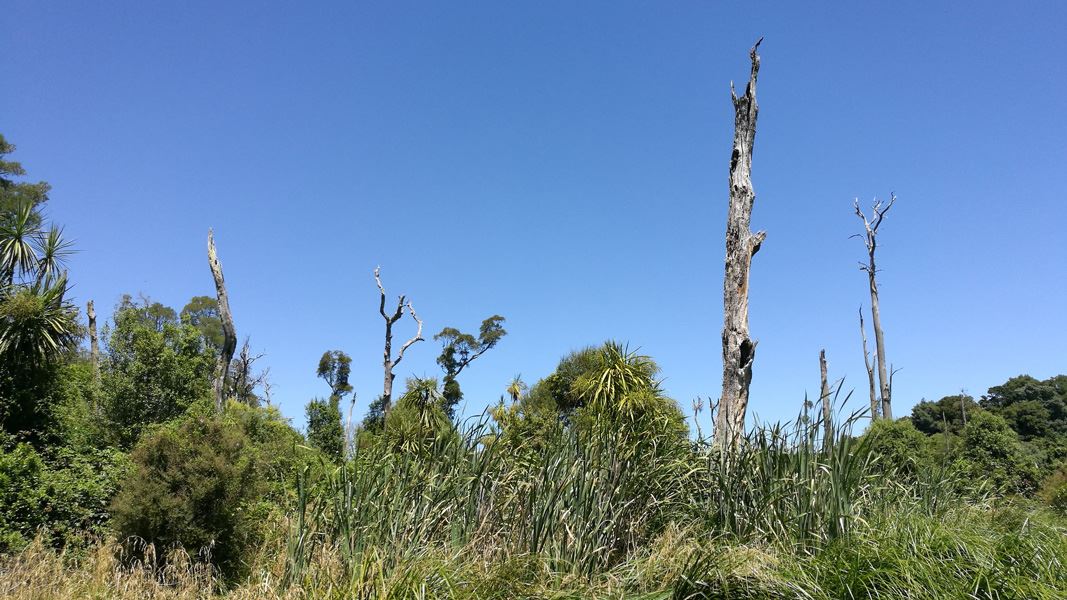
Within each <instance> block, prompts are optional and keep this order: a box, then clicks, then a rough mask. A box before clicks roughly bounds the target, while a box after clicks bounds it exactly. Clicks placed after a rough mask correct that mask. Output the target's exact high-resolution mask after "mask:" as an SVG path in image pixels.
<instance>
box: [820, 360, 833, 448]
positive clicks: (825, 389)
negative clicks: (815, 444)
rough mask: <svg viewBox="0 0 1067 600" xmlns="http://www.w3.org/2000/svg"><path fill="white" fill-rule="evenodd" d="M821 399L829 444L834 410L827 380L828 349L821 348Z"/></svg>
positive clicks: (825, 439) (826, 441)
mask: <svg viewBox="0 0 1067 600" xmlns="http://www.w3.org/2000/svg"><path fill="white" fill-rule="evenodd" d="M819 375H820V379H821V381H820V383H821V385H820V386H819V401H820V402H821V403H822V426H823V431H824V443H826V444H829V443H830V440H831V439H832V438H833V436H834V427H833V422H832V417H833V411H832V410H831V409H832V407H831V406H830V384H829V382H828V381H827V380H826V350H819Z"/></svg>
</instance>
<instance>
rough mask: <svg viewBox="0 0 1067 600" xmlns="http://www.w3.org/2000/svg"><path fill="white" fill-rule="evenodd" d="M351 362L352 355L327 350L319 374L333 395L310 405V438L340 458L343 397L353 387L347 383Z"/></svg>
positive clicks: (330, 455) (308, 407)
mask: <svg viewBox="0 0 1067 600" xmlns="http://www.w3.org/2000/svg"><path fill="white" fill-rule="evenodd" d="M351 365H352V358H351V357H350V356H348V355H347V354H345V353H344V352H342V351H340V350H330V351H327V352H324V353H323V354H322V358H321V359H319V367H318V371H317V374H318V376H319V377H321V378H322V379H323V380H324V381H325V382H326V383H327V385H329V386H330V397H329V398H328V399H326V400H321V399H316V400H312V401H311V402H309V403H308V405H307V419H308V442H310V443H311V445H312V446H314V447H316V448H318V449H319V450H322V451H323V452H324V453H325V454H326V455H327V456H329V457H331V458H333V459H334V460H337V461H340V460H341V459H342V458H343V457H344V448H345V430H344V426H343V424H342V422H341V421H342V416H341V399H342V398H343V397H344V395H345V394H348V393H349V392H351V391H352V386H351V385H350V384H349V383H348V376H349V373H350V372H351Z"/></svg>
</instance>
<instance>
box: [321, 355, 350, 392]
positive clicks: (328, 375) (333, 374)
mask: <svg viewBox="0 0 1067 600" xmlns="http://www.w3.org/2000/svg"><path fill="white" fill-rule="evenodd" d="M351 373H352V357H350V356H349V355H347V354H345V353H344V352H342V351H340V350H328V351H326V352H323V353H322V358H320V359H319V368H318V370H317V371H316V374H317V375H318V376H319V377H321V378H322V380H323V381H325V382H326V384H327V385H329V386H330V395H331V396H337V397H338V398H342V397H344V395H345V394H347V393H349V392H351V391H352V386H351V385H349V383H348V377H349V375H350V374H351Z"/></svg>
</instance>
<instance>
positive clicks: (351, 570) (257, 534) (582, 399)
mask: <svg viewBox="0 0 1067 600" xmlns="http://www.w3.org/2000/svg"><path fill="white" fill-rule="evenodd" d="M757 45H758V44H757ZM751 58H752V71H751V76H750V80H749V87H748V88H746V90H745V92H744V94H743V95H742V96H740V97H738V96H737V95H736V94H735V96H734V105H735V109H736V111H737V115H738V121H737V126H738V130H737V131H738V134H737V137H736V139H735V148H739V149H738V150H737V152H738V156H743V157H744V158H743V160H740V161H735V162H732V163H731V186H732V188H731V191H732V196H736V197H732V198H731V219H732V221H731V224H730V225H729V231H730V232H732V233H730V234H729V235H728V245H729V244H735V245H737V247H736V248H734V247H731V246H728V257H733V259H734V260H735V261H737V262H736V264H733V265H731V264H728V265H727V272H726V280H725V281H726V283H725V289H724V300H725V302H726V306H725V307H724V308H725V311H724V312H725V324H724V336H723V340H724V341H723V343H724V349H723V356H724V389H723V395H722V396H721V398H722V400H723V402H725V404H724V403H720V402H715V403H711V404H710V405H708V406H705V403H704V402H703V401H697V402H695V403H694V406H693V409H694V417H698V416H701V415H700V413H701V412H702V411H704V410H705V409H706V410H708V411H709V412H711V413H712V414H711V415H708V416H710V417H711V422H713V423H715V424H716V426H715V427H716V431H715V435H714V436H713V437H711V438H709V437H706V436H705V435H704V434H703V431H701V430H700V429H699V425H697V427H698V428H697V429H696V430H695V431H694V430H691V428H690V425H691V424H697V423H699V421H698V420H697V419H696V418H694V419H692V420H690V419H688V418H687V416H686V415H685V414H684V413H683V411H682V409H681V407H680V406H679V404H678V403H677V402H676V400H675V399H672V398H670V397H668V395H667V394H666V392H665V391H664V389H663V387H662V385H661V383H660V379H659V377H660V369H659V366H658V365H657V364H656V362H655V361H654V360H653V359H652V358H651V357H649V356H645V355H643V354H641V353H640V351H638V350H635V349H633V348H631V347H630V346H628V345H627V344H625V343H620V342H616V341H606V342H604V343H602V344H599V345H595V346H590V347H587V348H584V349H581V350H578V351H575V352H572V353H570V354H568V355H566V356H564V357H563V358H562V359H561V360H560V362H559V364H558V366H557V368H556V369H555V371H554V372H553V373H551V374H549V375H548V376H546V377H544V378H543V379H541V380H539V381H537V382H534V383H533V384H532V385H527V384H526V383H524V382H523V381H522V380H521V378H519V377H517V376H516V377H514V378H513V379H511V380H510V381H507V380H506V379H505V380H502V382H501V388H502V391H504V392H506V396H507V400H504V399H501V401H500V402H499V403H498V404H496V405H494V406H492V407H491V408H490V409H488V410H487V411H486V412H485V413H484V414H482V415H479V416H476V417H474V418H468V419H465V420H460V419H459V418H458V417H457V415H456V412H455V411H456V406H457V403H458V402H459V401H460V400H461V399H462V398H463V391H462V388H461V386H460V376H461V374H462V373H463V372H465V369H467V368H468V367H470V366H471V364H472V363H473V362H474V361H475V360H476V359H477V358H479V357H480V356H482V355H484V354H485V353H486V352H488V351H490V350H492V349H493V348H494V347H496V346H497V345H498V344H500V343H504V342H503V340H504V339H505V336H506V335H507V331H506V330H505V328H504V324H505V319H504V317H502V316H500V315H493V316H490V317H489V318H487V319H485V320H484V321H483V322H482V323H481V325H480V327H479V329H478V332H477V334H474V333H464V332H463V331H461V330H460V329H458V328H455V327H445V328H444V329H442V330H441V331H440V332H439V333H437V334H436V335H434V336H433V341H435V342H438V343H440V344H441V350H440V355H439V357H438V359H437V363H438V365H439V366H440V367H441V369H442V378H441V379H440V380H437V379H433V378H408V379H407V380H405V381H404V386H403V388H404V389H403V390H402V391H400V390H394V388H393V384H394V380H395V378H396V372H395V369H396V368H397V367H398V365H399V364H400V363H401V361H402V359H403V357H404V353H405V352H406V351H408V350H409V349H411V348H412V347H413V346H414V345H415V344H417V343H418V342H424V341H426V340H425V339H424V338H423V322H422V321H421V320H420V319H419V317H418V316H417V314H416V312H415V309H414V307H413V305H412V302H411V301H410V300H409V299H408V298H407V297H406V296H400V297H399V300H398V302H397V304H396V308H395V310H387V295H386V291H385V287H384V284H383V283H382V280H381V271H380V270H375V272H374V278H375V281H376V283H377V285H378V288H379V290H380V293H381V295H380V305H379V307H378V311H379V313H380V315H381V316H382V318H383V319H384V324H385V337H384V348H383V362H382V365H383V387H382V391H381V393H380V394H376V399H375V400H374V401H373V402H371V403H370V410H369V412H368V414H367V416H366V417H365V418H364V420H363V421H362V423H360V424H358V425H357V424H356V423H355V422H353V420H352V419H351V416H349V417H348V418H347V419H346V417H345V411H344V403H345V402H346V401H348V402H351V401H352V400H351V398H352V397H353V396H352V395H354V390H353V386H352V385H351V384H350V382H349V376H350V372H351V362H352V359H351V358H350V357H349V355H348V354H346V353H345V352H344V351H342V350H328V351H326V352H324V353H323V354H322V356H321V358H320V359H319V362H318V365H317V369H316V370H315V374H316V375H317V377H319V378H321V379H322V380H323V382H324V383H325V384H326V385H327V387H328V388H329V392H328V395H327V396H326V397H325V398H316V399H310V400H309V402H308V404H307V405H306V418H307V421H306V423H307V424H306V428H305V429H304V430H303V431H298V430H297V429H295V428H294V427H293V426H292V425H291V424H290V423H289V422H288V421H287V420H286V419H285V418H283V417H282V415H281V413H280V412H279V411H278V409H277V408H276V407H275V406H273V405H272V403H271V392H270V386H269V379H268V378H267V377H266V373H265V372H264V371H262V370H257V368H256V366H255V362H256V360H257V359H259V358H261V357H259V356H253V355H252V353H251V351H250V350H249V348H250V344H249V342H248V341H247V338H246V341H245V343H244V345H243V347H242V350H241V351H240V352H239V353H237V352H236V346H237V338H236V332H235V330H234V328H233V323H232V319H231V318H230V315H229V307H228V302H227V301H226V296H227V290H226V287H225V280H224V278H223V273H222V265H221V262H220V261H219V257H218V255H217V253H216V249H215V245H214V239H213V237H210V238H209V263H210V268H211V273H212V275H213V279H214V282H215V285H216V296H215V297H211V296H194V297H192V298H191V299H190V301H189V302H188V304H187V305H186V306H184V307H183V308H182V309H181V310H180V311H178V310H175V309H174V308H172V307H168V306H164V305H162V304H160V303H158V302H154V301H152V300H151V299H150V298H148V297H144V296H141V297H139V298H134V297H133V296H129V295H127V296H123V297H122V299H121V301H120V302H119V303H118V304H117V305H116V306H115V308H114V311H113V312H112V314H111V315H110V317H109V318H107V319H106V321H105V322H104V324H103V325H102V327H101V328H100V330H99V333H98V328H97V322H96V313H95V307H94V306H93V305H92V304H91V303H90V304H89V305H88V306H87V310H86V314H85V319H83V315H82V314H81V312H80V310H79V308H78V307H76V306H75V305H74V304H73V302H72V299H71V298H72V295H71V289H70V284H69V278H68V274H67V272H66V270H65V257H66V255H67V253H68V252H69V251H70V250H71V246H70V244H69V243H68V242H66V241H65V238H64V235H63V230H62V228H61V227H59V226H55V225H51V224H49V223H48V222H47V219H46V217H45V215H44V212H43V207H44V205H45V204H46V203H47V202H48V193H49V187H48V185H47V184H45V183H29V182H26V181H24V180H23V179H24V176H25V172H24V170H23V168H22V167H21V165H20V164H19V163H17V162H14V161H11V160H9V155H10V154H11V153H12V152H13V151H14V147H13V146H12V145H10V144H9V143H7V141H6V140H5V139H4V138H3V137H0V425H2V431H0V596H2V597H5V598H25V599H30V598H33V599H38V598H144V597H160V598H204V597H209V596H213V595H219V596H225V597H231V598H338V599H340V598H501V599H505V598H545V597H551V598H646V599H652V598H657V599H658V598H663V599H666V598H679V599H681V598H693V599H697V598H807V599H836V598H904V597H906V598H930V599H934V598H980V599H1000V598H1033V599H1045V598H1047V599H1053V598H1064V597H1067V568H1065V567H1067V535H1065V534H1067V376H1065V375H1060V376H1057V377H1053V378H1050V379H1047V380H1044V381H1040V380H1037V379H1034V378H1032V377H1029V376H1026V375H1021V376H1019V377H1015V378H1012V379H1010V380H1009V381H1007V382H1005V383H1004V384H1002V385H998V386H994V387H992V388H990V389H989V390H988V392H987V393H986V394H985V395H983V396H981V397H980V398H977V399H975V398H972V397H970V396H967V395H964V394H961V395H957V396H949V397H946V398H942V399H941V400H938V401H936V402H935V401H926V400H923V401H921V402H919V403H918V404H917V405H916V406H915V407H914V408H913V410H912V412H911V414H910V415H908V416H904V417H902V418H900V419H897V420H893V419H892V416H891V415H892V410H891V406H892V404H891V400H892V367H891V366H887V361H886V357H885V348H884V340H883V335H882V331H881V325H880V315H879V313H878V309H877V302H878V299H877V284H876V281H875V273H876V269H875V247H876V242H875V240H876V238H875V233H876V232H877V231H878V228H879V226H880V225H881V223H882V219H883V217H884V216H885V212H886V211H887V210H888V209H889V206H891V205H892V200H891V201H890V203H889V204H887V205H885V206H882V205H877V206H876V207H875V209H874V217H873V219H872V220H870V221H869V220H868V219H867V218H866V217H863V213H862V211H861V210H860V209H859V207H858V205H857V206H856V212H857V214H859V215H860V216H861V217H863V220H864V227H865V233H864V234H863V237H864V240H865V245H866V248H867V251H868V263H867V267H865V269H866V271H867V274H868V277H869V281H868V285H869V290H870V293H871V301H872V310H873V312H872V317H873V321H874V328H875V329H874V331H875V339H876V362H875V363H874V364H877V372H878V381H877V385H876V381H875V367H874V364H872V363H871V362H870V361H868V363H867V364H868V375H869V383H870V386H869V387H870V409H867V408H864V410H862V411H859V412H856V413H852V414H848V413H845V412H843V411H842V409H841V407H842V406H844V405H846V402H845V399H842V398H839V397H838V395H837V394H840V393H841V390H840V388H838V390H837V394H835V393H834V392H833V391H832V390H831V387H830V386H829V385H828V383H827V382H826V372H825V360H824V357H823V385H822V388H821V391H820V397H819V398H818V401H817V402H807V401H804V402H799V401H798V403H797V404H798V409H799V411H800V412H799V414H798V415H797V417H796V418H795V419H793V420H791V421H789V422H785V423H756V424H749V426H748V427H747V428H746V427H745V424H746V420H745V408H746V406H747V404H748V402H749V396H748V384H749V382H750V381H751V379H752V377H753V373H754V365H755V343H754V342H753V341H752V340H751V339H749V338H748V314H747V302H748V299H747V294H748V289H747V282H748V271H749V268H750V267H751V260H752V257H753V255H754V254H755V253H756V251H757V250H758V248H759V245H760V244H761V243H762V242H763V240H764V234H763V233H762V232H758V233H756V234H753V233H752V232H750V231H749V230H748V226H749V217H750V214H749V213H750V212H751V207H752V203H753V201H754V192H753V191H752V187H751V180H750V174H749V172H748V171H749V169H750V168H751V150H752V141H753V138H754V136H755V127H756V113H757V107H756V103H755V102H756V101H755V84H756V76H757V72H758V66H759V58H758V55H757V54H756V49H755V48H753V50H752V54H751ZM735 212H736V214H735ZM731 236H733V237H731ZM205 275H206V273H205ZM731 303H732V305H731ZM369 308H370V309H373V306H372V307H369ZM406 316H410V317H411V319H412V321H414V322H415V324H416V325H415V326H414V327H413V328H415V327H417V331H416V333H415V335H414V336H413V337H411V338H409V339H407V340H406V341H404V342H402V343H399V339H398V344H397V345H396V347H394V345H393V327H394V325H396V324H397V323H399V322H400V321H401V320H402V319H405V317H406ZM375 318H376V317H375ZM862 330H863V323H862V312H861V331H862ZM863 335H864V337H863V350H864V354H865V358H866V355H867V350H866V334H865V333H864V334H863ZM86 343H87V344H88V345H87V346H86ZM235 354H236V357H235V356H234V355H235ZM311 360H312V361H313V360H314V357H311ZM731 361H732V362H731ZM898 406H899V405H898Z"/></svg>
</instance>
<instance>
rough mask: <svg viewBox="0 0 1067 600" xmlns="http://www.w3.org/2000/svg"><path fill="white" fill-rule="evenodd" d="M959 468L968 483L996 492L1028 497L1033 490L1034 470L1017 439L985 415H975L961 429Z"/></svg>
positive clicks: (994, 417) (1005, 426)
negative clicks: (980, 483) (984, 483)
mask: <svg viewBox="0 0 1067 600" xmlns="http://www.w3.org/2000/svg"><path fill="white" fill-rule="evenodd" d="M959 464H960V467H961V469H962V470H963V472H964V473H966V474H968V475H969V476H970V479H971V480H972V481H987V482H989V484H990V485H991V486H992V487H993V489H994V490H997V491H1000V492H1004V493H1018V494H1030V493H1032V492H1034V491H1035V490H1036V489H1037V480H1038V470H1037V466H1036V465H1035V464H1034V463H1033V461H1032V460H1030V459H1028V458H1027V456H1026V453H1025V451H1024V449H1023V446H1022V444H1021V443H1020V442H1019V436H1018V435H1017V434H1016V433H1015V432H1014V431H1012V429H1011V427H1009V426H1008V423H1007V421H1005V420H1004V419H1003V418H1002V417H1000V416H998V415H995V414H993V413H991V412H989V411H980V412H978V413H976V414H975V415H974V417H972V418H971V419H970V420H969V421H968V422H967V427H965V428H964V429H963V446H962V448H961V451H960V457H959Z"/></svg>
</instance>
